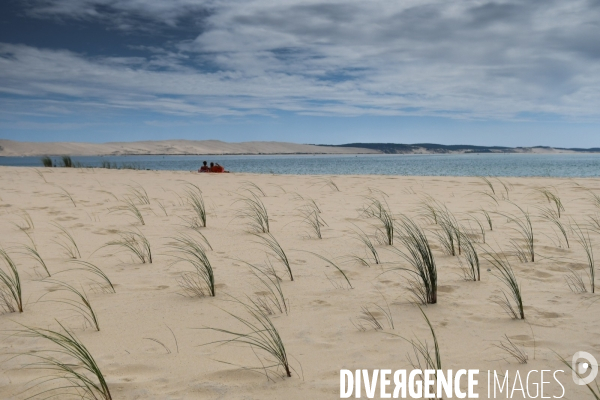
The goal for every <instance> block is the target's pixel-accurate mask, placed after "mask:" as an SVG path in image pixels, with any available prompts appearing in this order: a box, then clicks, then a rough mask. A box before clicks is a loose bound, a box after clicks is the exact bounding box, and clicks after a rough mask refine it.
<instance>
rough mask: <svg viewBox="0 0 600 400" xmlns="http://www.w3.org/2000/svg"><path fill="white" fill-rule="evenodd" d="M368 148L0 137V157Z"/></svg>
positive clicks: (352, 151) (346, 151)
mask: <svg viewBox="0 0 600 400" xmlns="http://www.w3.org/2000/svg"><path fill="white" fill-rule="evenodd" d="M364 153H367V154H368V153H379V151H377V150H370V149H367V148H360V149H354V148H352V147H347V146H344V147H322V146H314V145H307V144H298V143H286V142H241V143H228V142H222V141H220V140H161V141H142V142H110V143H82V142H17V141H14V140H4V139H0V156H45V155H48V156H55V155H71V156H103V155H111V156H117V155H148V154H159V155H164V154H169V155H184V154H187V155H196V154H198V155H199V154H222V155H223V154H364Z"/></svg>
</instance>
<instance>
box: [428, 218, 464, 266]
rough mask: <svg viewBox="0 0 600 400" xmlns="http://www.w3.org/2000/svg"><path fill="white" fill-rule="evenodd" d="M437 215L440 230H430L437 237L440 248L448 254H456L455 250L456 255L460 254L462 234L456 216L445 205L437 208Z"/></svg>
mask: <svg viewBox="0 0 600 400" xmlns="http://www.w3.org/2000/svg"><path fill="white" fill-rule="evenodd" d="M437 215H438V217H437V220H438V225H439V226H440V228H441V232H438V231H432V233H433V234H434V235H435V236H436V237H437V238H438V240H439V242H440V244H441V245H442V248H443V249H444V250H445V252H446V253H447V254H448V255H451V256H456V252H457V250H458V255H461V254H462V246H461V240H462V237H463V235H462V233H461V228H460V225H459V223H458V221H457V220H456V217H454V215H453V214H452V213H451V212H450V210H448V209H447V208H446V207H445V206H444V207H443V208H442V207H440V208H439V209H438V210H437Z"/></svg>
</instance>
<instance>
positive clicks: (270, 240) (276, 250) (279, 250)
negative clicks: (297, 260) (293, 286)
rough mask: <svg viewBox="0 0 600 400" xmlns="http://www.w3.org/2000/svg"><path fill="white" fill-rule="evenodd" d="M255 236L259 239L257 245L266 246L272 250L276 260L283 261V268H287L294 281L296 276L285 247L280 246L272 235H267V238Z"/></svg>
mask: <svg viewBox="0 0 600 400" xmlns="http://www.w3.org/2000/svg"><path fill="white" fill-rule="evenodd" d="M253 235H254V236H256V237H257V238H258V239H259V241H258V242H256V243H260V244H262V245H264V246H265V247H266V248H267V249H268V250H271V251H272V254H273V255H274V256H275V258H277V259H278V260H279V261H281V263H282V264H283V266H284V267H285V269H286V271H287V274H288V276H289V277H290V280H291V281H293V280H294V274H293V272H292V267H291V265H290V260H289V259H288V258H287V254H285V251H284V250H283V247H281V245H280V244H279V242H278V241H277V239H275V236H273V235H272V234H270V233H267V236H266V237H265V236H260V235H259V234H256V233H254V234H253Z"/></svg>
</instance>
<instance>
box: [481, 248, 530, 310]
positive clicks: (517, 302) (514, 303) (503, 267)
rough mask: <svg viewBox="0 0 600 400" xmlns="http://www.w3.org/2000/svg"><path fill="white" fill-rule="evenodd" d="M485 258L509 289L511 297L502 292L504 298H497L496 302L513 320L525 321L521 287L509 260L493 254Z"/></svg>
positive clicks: (489, 253) (486, 255)
mask: <svg viewBox="0 0 600 400" xmlns="http://www.w3.org/2000/svg"><path fill="white" fill-rule="evenodd" d="M485 258H486V260H487V261H488V262H489V263H490V264H492V266H493V267H494V268H495V270H496V273H495V274H494V275H495V276H496V277H497V278H498V279H499V280H500V282H502V283H503V284H504V285H505V286H506V287H507V289H508V294H509V295H507V294H506V292H505V291H504V290H502V297H500V296H496V297H495V298H494V302H495V303H496V304H498V305H499V306H501V307H502V308H503V309H504V311H505V312H506V313H507V314H508V315H509V316H511V317H512V318H514V319H525V311H524V307H523V297H522V295H521V286H520V285H519V282H518V281H517V277H516V276H515V272H514V271H513V269H512V266H511V265H510V262H509V261H508V258H506V256H502V255H499V254H497V253H493V252H487V253H486V254H485Z"/></svg>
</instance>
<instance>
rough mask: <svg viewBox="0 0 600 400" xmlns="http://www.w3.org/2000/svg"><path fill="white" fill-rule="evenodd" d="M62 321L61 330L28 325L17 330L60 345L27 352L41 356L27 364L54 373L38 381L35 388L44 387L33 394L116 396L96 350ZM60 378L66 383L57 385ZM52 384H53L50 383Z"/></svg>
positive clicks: (104, 398) (103, 399) (108, 398)
mask: <svg viewBox="0 0 600 400" xmlns="http://www.w3.org/2000/svg"><path fill="white" fill-rule="evenodd" d="M58 324H59V325H60V327H61V329H62V331H60V332H57V331H53V330H50V329H43V328H32V327H28V326H25V325H21V326H22V327H23V328H22V329H20V330H18V331H17V332H15V333H16V334H17V335H18V336H21V337H30V338H38V339H45V340H48V341H50V342H51V343H52V344H53V345H54V346H55V347H56V348H55V349H51V350H43V351H41V352H36V353H26V354H23V356H29V357H33V358H34V359H36V360H37V361H36V362H32V363H29V364H27V365H26V367H28V368H31V369H37V370H44V371H49V373H50V375H48V376H46V377H44V378H42V379H41V380H38V381H37V382H36V383H35V385H34V386H33V388H40V386H41V388H40V389H39V391H38V392H37V393H36V394H34V395H33V396H30V397H29V398H36V397H42V396H43V397H44V398H46V399H48V398H60V399H64V398H78V399H90V400H112V397H111V393H110V390H109V388H108V384H107V383H106V379H105V378H104V375H103V374H102V371H101V370H100V367H99V366H98V364H97V363H96V360H95V359H94V357H93V356H92V354H91V353H90V352H89V350H88V349H87V348H86V347H85V345H84V344H83V343H82V342H81V341H80V340H79V339H78V338H77V336H75V334H73V333H72V332H70V331H69V330H68V329H67V328H65V327H64V326H63V325H62V324H60V322H59V323H58ZM65 359H68V360H65ZM56 381H62V382H64V383H61V384H60V385H58V386H56V385H55V382H56ZM49 384H52V385H51V386H46V385H49ZM30 390H31V389H30Z"/></svg>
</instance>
